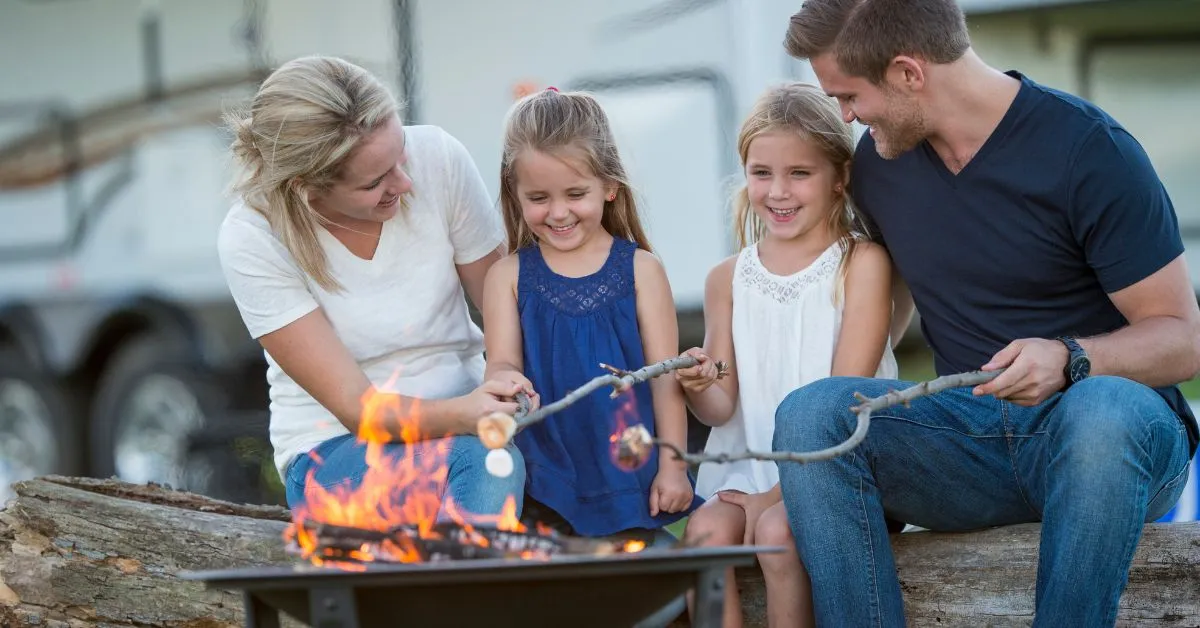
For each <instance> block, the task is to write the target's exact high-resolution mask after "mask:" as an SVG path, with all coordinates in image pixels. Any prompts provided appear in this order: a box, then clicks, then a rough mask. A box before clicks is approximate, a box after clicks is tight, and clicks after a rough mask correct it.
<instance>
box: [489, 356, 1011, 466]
mask: <svg viewBox="0 0 1200 628" xmlns="http://www.w3.org/2000/svg"><path fill="white" fill-rule="evenodd" d="M697 363H698V362H697V361H696V359H695V358H693V357H691V356H683V357H678V358H671V359H669V360H664V361H662V362H658V363H656V364H652V365H650V366H647V367H645V368H642V369H639V370H637V371H633V372H628V371H622V370H620V369H615V368H613V367H611V366H608V365H604V364H602V365H601V366H602V367H603V368H605V369H607V370H608V371H609V374H607V375H601V376H599V377H596V378H594V379H592V380H591V381H589V382H588V383H586V384H584V385H583V386H582V387H580V388H578V389H576V390H573V391H571V392H570V393H568V394H567V396H565V397H563V398H562V399H560V400H558V401H556V402H554V403H552V404H550V405H547V406H543V407H541V408H539V409H538V410H536V411H534V412H532V413H527V412H528V407H529V399H528V397H527V396H525V395H524V394H523V393H518V396H517V403H518V408H519V409H518V411H517V414H516V416H509V415H507V414H502V413H493V414H490V415H488V416H486V417H484V418H482V419H480V420H479V426H478V433H479V439H480V440H481V441H482V442H483V444H484V446H486V447H487V448H489V449H491V450H492V451H490V452H488V460H487V465H488V466H487V468H488V471H489V472H492V474H493V475H498V476H500V477H506V476H507V475H508V474H509V473H512V464H513V463H512V456H511V455H509V453H508V451H506V450H505V449H504V447H506V446H507V445H508V444H509V443H510V442H511V441H512V437H513V435H514V434H516V432H517V431H519V430H522V429H524V428H526V427H528V426H529V425H532V424H534V423H536V422H538V421H541V420H544V419H545V418H546V417H548V416H550V415H552V414H554V413H555V412H559V411H561V410H562V409H564V408H566V407H568V406H570V405H571V404H572V403H575V402H576V401H578V400H579V399H581V398H583V397H584V396H586V395H588V394H590V393H591V392H593V391H595V390H596V389H598V388H600V387H601V386H605V385H611V386H612V387H613V393H612V396H614V397H615V396H617V395H618V394H620V393H621V392H622V391H624V390H626V389H628V388H629V387H630V386H632V385H633V384H635V383H639V382H644V381H646V380H648V379H651V378H654V377H658V376H660V375H663V374H666V373H669V372H671V371H674V370H676V369H680V368H688V367H691V366H695V365H696V364H697ZM717 364H718V369H719V371H720V375H718V377H723V376H724V375H725V374H726V372H727V366H726V364H725V363H724V362H718V363H717ZM1003 372H1004V369H998V370H995V371H969V372H966V373H957V374H954V375H944V376H942V377H938V378H936V379H933V380H930V381H925V382H920V383H918V384H915V385H913V386H910V387H908V388H905V389H904V390H899V391H896V390H892V391H889V392H888V393H886V394H884V395H881V396H879V397H875V398H868V397H865V396H863V395H861V394H859V393H855V398H856V399H857V400H858V401H859V403H858V405H855V406H852V407H851V408H850V410H851V411H852V412H854V413H855V414H856V415H857V419H858V421H857V424H856V426H855V429H854V432H853V433H851V435H850V437H849V438H847V439H846V440H845V441H843V442H842V443H839V444H837V445H834V446H832V447H828V448H826V449H821V450H818V451H811V452H792V451H776V452H756V451H749V450H746V451H741V452H733V453H721V454H689V453H687V452H685V451H683V450H681V449H680V448H679V447H677V446H676V445H674V444H672V443H668V442H663V441H661V440H659V439H657V438H654V437H652V436H650V432H649V430H647V429H646V427H645V426H643V425H633V426H631V427H628V428H626V429H625V430H624V431H622V432H621V434H620V435H619V436H618V439H617V447H616V455H615V458H616V460H615V462H616V464H617V465H618V466H620V467H621V468H625V469H636V468H638V467H640V466H641V465H643V464H645V463H646V461H648V460H649V458H650V454H651V452H652V451H653V448H654V447H655V446H661V447H665V448H667V449H668V450H670V451H671V452H672V453H673V455H674V456H675V457H676V458H677V459H680V460H683V461H685V462H687V463H689V464H701V463H704V462H715V463H718V464H725V463H729V462H734V461H737V460H763V461H771V462H797V463H808V462H817V461H820V460H829V459H831V458H836V457H837V456H840V455H842V454H845V453H847V452H849V451H850V450H852V449H854V448H855V447H857V446H858V445H859V443H861V442H862V441H863V439H864V438H866V436H867V430H868V428H869V426H870V423H871V414H872V413H874V412H878V411H880V410H883V409H885V408H888V407H891V406H894V405H899V404H904V405H908V404H909V403H910V402H911V401H913V400H915V399H918V398H920V397H924V396H927V395H932V394H935V393H938V392H941V391H943V390H947V389H950V388H959V387H966V386H978V385H980V384H985V383H987V382H990V381H991V380H993V379H995V378H996V376H998V375H1000V373H1003Z"/></svg>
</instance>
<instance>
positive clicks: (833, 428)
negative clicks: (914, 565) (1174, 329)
mask: <svg viewBox="0 0 1200 628" xmlns="http://www.w3.org/2000/svg"><path fill="white" fill-rule="evenodd" d="M911 385H912V383H911V382H899V381H890V380H872V379H862V378H848V377H831V378H827V379H824V380H819V381H816V382H814V383H812V384H809V385H807V386H805V387H803V388H801V389H799V390H796V391H794V392H792V393H791V394H790V395H789V396H788V397H787V398H786V399H785V400H784V401H783V403H782V404H780V406H779V409H778V411H777V413H776V426H775V439H774V449H775V450H776V451H812V450H817V449H823V448H825V447H829V446H832V445H835V444H837V443H840V442H842V441H844V440H845V439H846V438H847V437H848V436H849V435H850V433H851V432H852V431H853V426H854V423H855V419H854V417H853V415H852V413H851V412H850V410H849V408H850V407H851V406H853V405H856V404H857V403H858V402H857V401H856V400H855V398H854V393H855V392H859V393H862V394H864V395H866V396H868V397H876V396H879V395H882V394H885V393H886V392H888V391H889V390H891V389H895V390H900V389H903V388H907V387H908V386H911ZM1188 458H1189V456H1188V442H1187V435H1186V432H1185V430H1184V427H1183V423H1182V422H1181V421H1180V420H1179V418H1178V417H1177V416H1176V415H1175V414H1174V413H1173V412H1172V411H1171V409H1170V407H1169V406H1168V405H1167V404H1166V402H1164V401H1163V400H1162V398H1161V397H1160V396H1159V395H1158V394H1157V393H1155V392H1154V391H1153V390H1151V389H1150V388H1147V387H1146V386H1143V385H1141V384H1138V383H1135V382H1133V381H1130V380H1127V379H1122V378H1118V377H1103V376H1097V377H1091V378H1088V379H1086V380H1083V381H1082V382H1080V383H1078V384H1075V385H1073V386H1071V387H1070V388H1068V389H1067V390H1066V392H1063V393H1058V394H1056V395H1054V396H1053V397H1051V398H1050V399H1048V400H1047V401H1046V402H1044V403H1042V404H1041V405H1038V406H1036V407H1033V408H1026V407H1021V406H1017V405H1014V404H1012V403H1009V402H1004V401H1000V400H998V399H996V398H995V397H991V396H982V397H976V396H974V395H972V394H971V389H970V388H959V389H952V390H948V391H944V392H942V393H939V394H937V395H934V396H932V397H924V398H920V399H917V400H916V401H913V402H912V404H911V407H904V406H894V407H891V408H888V409H885V410H882V411H880V412H879V413H877V414H875V415H873V416H872V419H871V425H870V430H869V431H868V433H867V437H866V440H864V441H863V443H862V444H861V445H860V446H859V447H858V448H856V449H855V450H854V451H853V452H851V453H848V454H846V455H843V456H840V457H838V458H835V459H832V460H829V461H823V462H816V463H811V464H796V463H787V462H781V463H779V475H780V483H781V485H782V489H783V500H784V504H785V506H786V508H787V513H788V520H789V522H790V524H791V528H792V533H793V535H794V536H795V538H796V547H797V550H798V551H799V553H800V556H801V558H802V560H803V561H804V565H805V567H806V568H807V569H808V573H809V576H810V578H811V580H812V591H813V602H814V607H815V612H816V617H817V621H818V624H819V625H824V626H903V625H904V608H903V600H902V598H901V595H900V586H899V582H898V581H897V578H896V568H895V563H894V560H893V556H892V550H891V545H890V544H889V542H888V533H887V528H886V527H885V523H884V516H885V515H887V516H888V517H890V518H892V519H895V520H898V521H903V522H905V523H910V524H913V525H916V526H920V527H923V528H929V529H932V530H943V531H958V530H971V529H977V528H983V527H988V526H996V525H1007V524H1015V523H1023V522H1034V521H1041V522H1042V537H1041V546H1040V553H1039V557H1038V575H1037V589H1036V592H1037V609H1036V619H1035V625H1036V626H1043V625H1044V626H1111V625H1113V624H1114V623H1115V621H1116V613H1117V603H1118V600H1119V598H1120V596H1121V592H1122V590H1123V589H1124V587H1125V583H1126V580H1127V577H1128V571H1129V565H1130V562H1131V561H1132V559H1133V553H1134V549H1135V548H1136V546H1137V543H1138V539H1139V538H1140V536H1141V531H1142V524H1143V523H1144V522H1147V521H1153V520H1155V519H1157V518H1159V517H1161V516H1162V515H1163V514H1165V513H1166V512H1167V511H1168V510H1170V508H1171V506H1172V505H1173V504H1174V503H1175V501H1176V500H1177V499H1178V498H1179V495H1180V493H1181V491H1182V490H1183V487H1184V485H1185V483H1186V480H1187V469H1188ZM947 568H950V565H947ZM1031 584H1032V583H1031Z"/></svg>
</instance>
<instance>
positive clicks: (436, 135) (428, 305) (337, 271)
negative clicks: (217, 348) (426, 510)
mask: <svg viewBox="0 0 1200 628" xmlns="http://www.w3.org/2000/svg"><path fill="white" fill-rule="evenodd" d="M404 133H405V145H406V147H407V152H408V164H407V166H406V169H407V172H408V174H409V176H410V177H411V178H412V181H413V190H412V193H411V194H410V195H409V198H408V207H407V208H401V209H400V211H399V212H398V213H397V215H396V216H395V217H394V218H392V219H391V220H389V221H387V222H386V223H384V224H383V231H382V233H381V234H380V240H379V245H378V248H377V250H376V252H375V256H374V259H371V260H364V259H362V258H360V257H357V256H355V255H354V254H353V253H351V252H350V251H349V250H348V249H346V248H345V246H344V245H342V243H341V242H340V241H338V240H337V239H336V238H334V237H333V235H332V234H330V233H329V232H328V231H326V230H325V229H324V228H320V227H318V229H317V231H318V235H319V239H320V242H321V246H322V247H323V248H324V250H325V254H326V256H327V258H328V263H329V268H330V270H331V271H332V273H333V276H334V277H335V278H336V279H337V280H338V281H339V282H340V283H341V284H342V287H343V291H342V292H339V293H329V292H326V291H325V290H324V289H322V288H321V287H320V286H318V285H317V284H316V283H315V282H313V281H312V280H311V279H309V278H308V277H307V275H304V274H303V273H302V271H301V270H300V268H299V266H298V265H297V264H296V262H295V261H294V260H293V258H292V256H291V255H290V254H289V253H288V251H287V249H286V248H284V246H283V242H282V241H281V240H280V239H279V238H278V237H276V235H275V233H274V232H273V231H272V230H271V227H270V225H269V224H268V222H267V219H266V218H265V217H264V216H263V215H262V214H260V213H258V212H257V211H255V210H253V209H251V208H250V207H248V206H246V205H245V204H243V203H241V202H239V203H237V204H235V205H234V206H233V207H232V209H230V211H229V214H228V215H227V216H226V217H225V220H224V222H223V223H222V225H221V230H220V235H219V237H218V250H219V253H220V259H221V265H222V267H223V269H224V272H225V277H226V281H227V282H228V283H229V289H230V292H231V293H232V294H233V299H234V301H235V302H236V303H237V307H238V310H239V311H240V312H241V315H242V320H243V321H244V322H245V324H246V327H247V329H248V330H249V331H250V335H251V336H252V337H254V338H259V337H260V336H263V335H264V334H267V333H270V332H272V331H275V330H277V329H279V328H281V327H284V326H286V325H287V324H289V323H291V322H293V321H295V320H296V319H298V318H300V317H301V316H304V315H305V314H308V313H309V312H311V311H313V310H314V309H316V308H318V307H320V308H322V309H323V310H324V313H325V316H326V317H328V318H329V321H330V323H332V325H333V328H334V331H335V332H336V333H337V335H338V337H339V338H340V339H341V340H342V342H343V343H344V344H345V345H346V347H347V348H348V349H349V351H350V354H351V355H353V356H354V359H355V360H356V361H357V362H358V364H359V366H360V367H362V369H363V371H364V372H365V373H366V374H367V377H368V378H369V379H370V380H371V382H372V383H374V384H375V385H376V386H377V387H380V389H382V390H389V391H394V392H397V393H400V394H403V395H408V396H413V397H417V398H423V399H445V398H449V397H455V396H458V395H461V394H464V393H467V392H470V391H471V390H473V389H474V388H475V387H477V386H478V385H479V384H480V383H481V381H482V379H483V369H484V359H483V334H482V332H481V331H480V329H479V327H478V326H476V325H475V323H474V322H473V321H472V320H471V318H470V314H469V311H468V309H467V303H466V301H465V300H464V290H463V288H462V285H461V283H460V281H459V277H458V274H457V270H456V268H455V265H456V264H468V263H471V262H474V261H476V260H478V259H480V258H482V257H483V256H485V255H487V254H488V253H490V252H492V251H493V250H495V249H496V247H497V246H498V245H500V244H501V243H502V242H503V240H504V232H503V229H502V227H501V223H500V219H499V213H498V212H497V211H495V209H494V208H493V206H492V204H491V203H490V202H489V200H488V194H487V189H486V187H485V186H484V183H483V179H482V178H481V177H480V175H479V171H478V169H477V168H476V166H475V163H474V161H472V159H471V157H470V155H469V154H468V153H467V150H466V148H465V147H464V146H463V145H462V144H461V143H460V142H459V141H458V140H457V139H455V138H454V137H452V136H451V135H450V134H448V133H446V132H445V131H443V130H442V129H440V128H438V127H435V126H426V125H422V126H409V127H405V130H404ZM264 354H265V352H264ZM266 359H267V382H268V384H269V385H270V398H271V406H270V409H271V426H270V433H271V445H272V447H273V448H274V450H275V452H274V453H275V458H274V460H275V465H276V468H277V469H278V470H279V473H280V477H284V475H285V471H286V469H287V466H288V464H289V463H290V462H291V460H292V459H293V458H294V457H295V456H296V455H298V454H301V453H304V452H306V451H308V450H310V449H312V448H313V447H315V446H317V445H318V444H320V443H322V442H324V441H325V440H328V439H330V438H333V437H335V436H339V435H342V434H346V433H348V431H347V429H346V428H345V426H343V425H342V424H341V423H340V422H339V421H338V420H337V419H336V418H335V417H334V416H333V414H332V413H330V412H329V411H328V410H326V409H325V408H324V406H321V405H320V404H318V403H317V401H316V400H315V399H313V398H312V396H311V395H309V394H308V393H307V392H305V391H304V389H303V388H301V387H300V386H299V385H298V384H297V383H296V382H295V381H293V380H292V378H291V377H289V376H288V375H287V373H284V372H283V370H281V369H280V368H279V365H278V364H277V363H276V362H275V361H274V360H273V359H272V358H271V356H270V355H269V354H266Z"/></svg>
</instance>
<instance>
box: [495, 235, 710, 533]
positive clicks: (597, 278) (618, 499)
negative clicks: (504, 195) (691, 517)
mask: <svg viewBox="0 0 1200 628" xmlns="http://www.w3.org/2000/svg"><path fill="white" fill-rule="evenodd" d="M636 250H637V243H635V242H632V241H629V240H622V239H620V238H614V239H613V244H612V248H611V249H610V250H609V254H608V258H607V259H606V260H605V262H604V265H603V266H602V267H601V268H600V270H599V271H597V272H595V273H593V274H591V275H588V276H586V277H578V278H573V277H564V276H562V275H559V274H557V273H555V272H554V271H552V270H551V269H550V267H549V266H548V265H547V264H546V261H545V259H543V257H542V252H541V249H540V248H539V247H538V246H537V245H534V246H530V247H526V248H523V249H521V250H520V251H518V252H517V254H518V256H519V261H520V273H519V277H518V281H517V308H518V311H519V312H520V316H521V330H522V336H523V344H524V347H523V348H524V360H525V376H526V377H528V378H529V380H530V381H531V382H532V383H533V386H534V390H536V391H537V392H538V394H539V395H541V399H542V403H543V404H548V403H551V402H554V401H557V400H559V399H561V398H563V397H565V396H566V395H567V393H569V392H571V391H572V390H573V389H576V388H579V387H580V386H582V385H583V384H585V383H586V382H587V381H589V380H591V379H592V378H593V377H596V376H597V375H603V374H605V372H606V371H604V370H603V369H602V368H601V367H600V364H601V363H604V364H608V365H611V366H615V367H617V368H621V369H625V370H630V371H632V370H637V369H639V368H641V367H643V366H645V365H646V361H645V357H644V354H643V351H642V337H641V333H640V332H639V330H638V320H637V298H636V296H635V294H634V275H633V256H634V253H635V251H636ZM611 392H612V388H610V387H603V388H600V389H597V390H596V391H594V392H593V393H592V394H591V395H589V396H588V397H586V398H585V399H581V400H580V401H578V402H576V403H575V404H574V405H572V406H570V407H568V408H567V409H565V410H563V411H561V412H559V413H557V414H554V415H551V416H550V417H549V418H547V419H546V420H544V421H542V422H540V423H536V424H534V425H532V426H530V427H528V428H526V429H525V430H522V431H521V432H520V433H518V434H517V436H516V437H515V439H514V442H515V443H516V445H517V447H518V448H519V449H520V450H521V454H522V456H523V457H524V458H525V468H526V485H525V486H526V488H525V490H526V494H527V495H528V496H529V497H531V498H533V499H534V500H536V501H537V502H540V503H541V504H542V505H544V506H546V507H548V508H550V509H551V510H553V511H554V512H555V513H557V514H558V515H560V516H561V517H562V518H563V519H565V520H566V522H567V523H568V524H570V525H571V527H572V528H574V531H575V533H576V534H578V535H582V536H605V535H611V534H615V533H617V532H622V531H626V530H631V529H656V528H660V527H662V526H665V525H668V524H670V523H673V522H675V521H678V520H679V519H681V518H683V517H684V516H685V515H686V514H687V513H688V512H690V511H691V510H692V509H694V508H696V507H698V506H699V505H700V504H702V503H703V500H701V499H700V498H699V497H697V498H695V499H693V502H692V505H691V507H690V508H689V509H688V510H686V511H684V512H678V513H663V512H660V513H659V514H658V516H657V517H651V516H650V486H651V484H652V483H653V481H654V476H655V475H656V474H657V473H658V451H657V450H656V451H655V452H654V455H653V457H652V458H651V459H650V461H649V462H647V463H646V465H645V466H643V467H642V468H641V469H638V470H637V471H624V470H622V469H620V468H619V467H617V466H616V464H614V462H613V461H612V458H611V455H610V451H609V447H610V442H609V436H610V435H611V434H613V432H615V431H616V430H617V426H618V421H623V423H624V425H625V426H629V425H633V424H635V423H641V424H643V425H645V426H646V428H647V429H649V430H650V433H651V434H654V433H655V428H654V409H653V404H652V401H651V396H650V385H649V383H641V384H638V385H636V386H634V387H633V389H632V392H626V393H625V394H623V395H621V396H619V397H617V398H616V399H610V398H609V395H610V393H611Z"/></svg>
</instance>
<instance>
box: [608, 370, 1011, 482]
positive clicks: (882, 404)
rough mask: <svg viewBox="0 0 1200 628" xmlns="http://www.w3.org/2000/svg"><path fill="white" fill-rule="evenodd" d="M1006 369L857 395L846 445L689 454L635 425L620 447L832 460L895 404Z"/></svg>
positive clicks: (698, 457) (722, 459)
mask: <svg viewBox="0 0 1200 628" xmlns="http://www.w3.org/2000/svg"><path fill="white" fill-rule="evenodd" d="M1003 372H1004V369H999V370H996V371H971V372H967V373H957V374H955V375H945V376H942V377H939V378H937V379H933V380H930V381H927V382H921V383H919V384H916V385H913V386H910V387H908V388H905V389H904V390H899V391H897V390H893V391H889V392H888V393H887V394H885V395H882V396H879V397H875V398H867V397H864V396H863V395H861V394H859V393H854V395H855V398H856V399H858V401H859V404H858V405H856V406H852V407H851V408H850V410H851V411H852V412H854V413H856V414H857V415H858V424H857V426H856V427H855V429H854V433H852V434H851V435H850V438H847V439H846V440H845V441H844V442H842V443H839V444H837V445H834V446H833V447H828V448H826V449H821V450H818V451H811V452H803V453H802V452H793V451H770V452H756V451H749V450H747V451H741V452H735V453H722V454H689V453H687V452H684V451H682V450H680V449H679V448H678V447H676V446H675V445H672V444H671V443H667V442H663V441H660V440H658V439H655V438H651V437H650V433H649V432H648V431H646V428H645V427H643V426H641V425H635V426H632V427H630V428H627V429H626V430H625V432H624V433H622V435H621V437H620V446H621V448H622V450H623V451H628V452H629V454H628V455H631V456H636V455H637V452H638V451H640V450H641V449H643V448H647V446H648V445H649V444H655V445H659V446H661V447H665V448H667V449H669V450H671V451H672V452H673V453H674V455H675V457H676V458H677V459H680V460H683V461H685V462H687V463H689V464H700V463H703V462H716V463H720V464H724V463H729V462H734V461H737V460H763V461H774V462H799V463H807V462H817V461H820V460H829V459H831V458H836V457H837V456H840V455H842V454H845V453H847V452H849V451H850V450H852V449H854V448H855V447H857V446H858V445H859V443H861V442H862V441H863V439H864V438H866V436H867V429H868V427H869V426H870V423H871V414H872V413H873V412H878V411H880V410H883V409H885V408H889V407H891V406H895V405H900V404H904V405H906V406H907V405H908V404H909V402H911V401H913V400H914V399H919V398H921V397H925V396H927V395H932V394H935V393H939V392H941V391H943V390H948V389H950V388H960V387H964V386H978V385H980V384H985V383H987V382H990V381H992V380H993V379H995V378H996V376H997V375H999V374H1000V373H1003Z"/></svg>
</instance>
